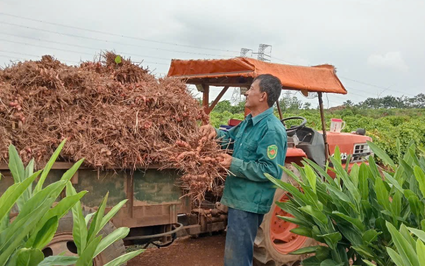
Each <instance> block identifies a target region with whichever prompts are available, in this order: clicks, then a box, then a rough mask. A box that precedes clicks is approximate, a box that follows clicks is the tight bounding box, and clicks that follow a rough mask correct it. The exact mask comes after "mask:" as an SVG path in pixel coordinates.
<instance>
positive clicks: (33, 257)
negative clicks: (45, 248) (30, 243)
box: [16, 248, 44, 266]
mask: <svg viewBox="0 0 425 266" xmlns="http://www.w3.org/2000/svg"><path fill="white" fill-rule="evenodd" d="M16 254H17V258H16V265H19V266H37V265H38V264H39V263H40V262H41V261H42V260H43V259H44V255H43V252H41V250H39V249H34V248H31V249H28V248H22V249H20V250H19V251H18V252H17V253H16Z"/></svg>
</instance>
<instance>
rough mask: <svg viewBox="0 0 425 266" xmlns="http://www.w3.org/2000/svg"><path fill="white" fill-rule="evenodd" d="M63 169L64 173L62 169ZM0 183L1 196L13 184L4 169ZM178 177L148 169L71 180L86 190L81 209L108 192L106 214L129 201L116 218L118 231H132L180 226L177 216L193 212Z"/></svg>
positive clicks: (53, 177) (56, 173) (83, 174)
mask: <svg viewBox="0 0 425 266" xmlns="http://www.w3.org/2000/svg"><path fill="white" fill-rule="evenodd" d="M70 167H71V165H70V164H69V165H68V164H58V165H56V167H54V169H52V170H51V171H50V173H49V175H48V177H47V179H46V183H45V184H46V185H48V184H50V183H53V182H55V181H57V180H59V179H60V178H61V177H62V175H63V174H64V173H65V171H66V170H67V169H68V168H70ZM61 168H62V169H61ZM0 172H1V173H2V175H3V178H2V180H0V195H1V194H3V193H4V191H5V190H6V189H7V188H8V187H9V186H11V185H12V184H13V179H12V177H11V175H10V172H9V171H8V170H5V167H1V169H0ZM178 179H179V174H178V172H177V171H176V170H174V169H165V170H161V171H160V170H158V169H155V168H154V169H146V170H136V171H134V172H133V173H131V172H130V171H119V172H117V171H113V170H104V171H97V170H93V169H85V168H82V169H79V170H78V172H77V173H76V174H75V176H74V177H73V178H72V179H71V182H72V183H73V185H74V187H75V189H76V190H77V191H82V190H87V191H88V193H87V194H86V195H85V196H84V197H83V198H82V199H81V202H82V205H84V206H86V207H89V208H96V207H97V206H99V205H100V203H101V201H102V199H103V197H104V196H105V195H106V193H107V192H109V197H108V201H107V210H109V209H111V208H112V207H113V206H114V205H116V204H117V203H118V202H120V201H122V200H124V199H127V200H128V201H127V203H126V204H125V205H124V207H123V208H122V209H121V210H120V212H119V213H118V214H117V215H115V217H114V218H113V223H114V224H115V226H117V227H121V226H126V227H130V228H135V227H146V226H157V225H169V224H175V223H177V214H178V213H190V212H191V200H190V198H189V197H183V191H182V189H181V188H180V187H179V186H178V183H177V182H178Z"/></svg>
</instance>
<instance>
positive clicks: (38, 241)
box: [32, 216, 59, 249]
mask: <svg viewBox="0 0 425 266" xmlns="http://www.w3.org/2000/svg"><path fill="white" fill-rule="evenodd" d="M58 226H59V219H58V217H57V216H53V217H52V218H50V219H49V220H48V221H47V222H46V223H45V224H44V226H43V227H42V228H41V230H40V231H38V233H37V235H36V237H35V240H34V244H33V245H32V247H33V248H38V249H42V248H44V247H45V246H46V245H47V244H49V242H50V241H51V240H52V239H53V236H54V235H55V233H56V230H57V229H58Z"/></svg>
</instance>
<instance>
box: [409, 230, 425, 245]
mask: <svg viewBox="0 0 425 266" xmlns="http://www.w3.org/2000/svg"><path fill="white" fill-rule="evenodd" d="M407 229H409V231H410V232H412V233H413V234H415V236H417V237H418V238H419V239H420V240H422V241H424V242H425V232H424V231H423V230H419V229H416V228H411V227H408V228H407Z"/></svg>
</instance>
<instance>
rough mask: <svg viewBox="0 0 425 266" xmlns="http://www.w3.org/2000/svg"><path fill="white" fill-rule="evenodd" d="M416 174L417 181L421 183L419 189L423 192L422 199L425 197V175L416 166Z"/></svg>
mask: <svg viewBox="0 0 425 266" xmlns="http://www.w3.org/2000/svg"><path fill="white" fill-rule="evenodd" d="M414 172H415V177H416V180H417V181H418V183H419V189H420V190H421V192H422V197H425V173H424V171H423V170H422V169H421V168H420V167H419V166H415V168H414Z"/></svg>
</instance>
